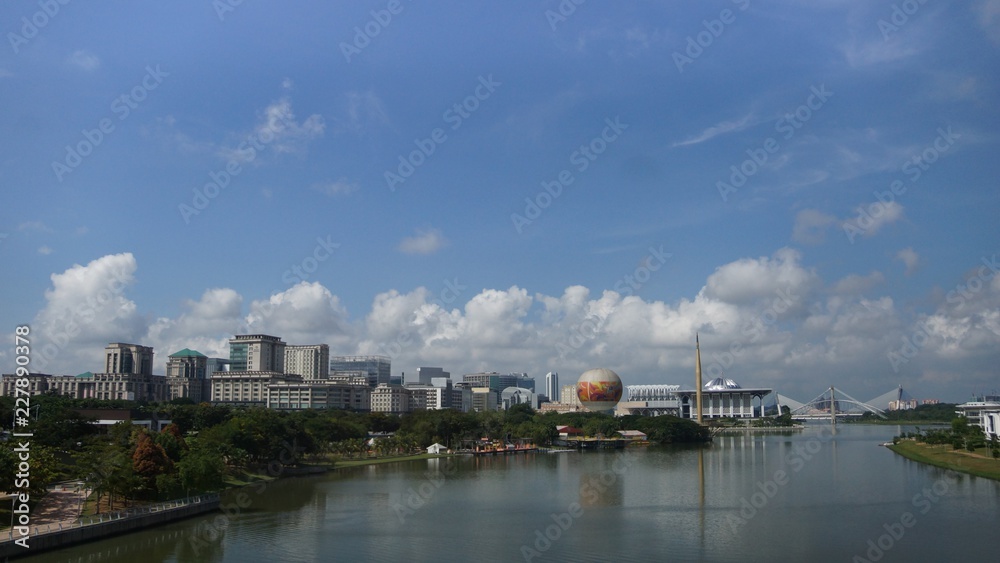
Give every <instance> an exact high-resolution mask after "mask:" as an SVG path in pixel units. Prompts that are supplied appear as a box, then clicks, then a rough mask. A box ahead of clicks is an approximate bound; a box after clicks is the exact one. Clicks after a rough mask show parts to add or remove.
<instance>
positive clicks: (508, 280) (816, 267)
mask: <svg viewBox="0 0 1000 563" xmlns="http://www.w3.org/2000/svg"><path fill="white" fill-rule="evenodd" d="M50 11H51V10H50ZM39 14H41V15H39ZM998 14H1000V0H974V1H971V2H963V3H942V2H937V3H935V2H919V1H916V0H913V1H906V2H900V1H898V0H879V1H874V2H873V1H866V0H826V1H823V2H807V3H804V2H791V1H787V0H781V1H777V2H767V3H764V2H754V1H752V0H713V1H709V2H697V3H695V2H670V3H652V4H651V3H647V2H635V1H623V2H615V3H613V4H606V3H597V2H584V3H579V4H578V3H576V2H565V1H562V0H542V1H541V2H538V3H535V4H532V5H525V4H519V3H473V2H444V3H431V4H427V3H419V2H408V1H402V2H398V3H396V2H391V3H390V2H387V1H385V0H371V1H369V2H364V3H329V2H319V1H309V2H302V3H297V4H296V6H295V7H294V8H292V7H288V6H283V5H280V4H268V5H262V4H259V3H246V2H244V3H239V4H237V3H231V2H215V3H209V2H206V3H192V4H184V5H180V6H178V5H173V4H171V5H166V4H164V5H159V4H157V3H142V4H134V5H131V4H129V5H124V6H104V5H100V4H98V5H90V4H88V5H85V6H84V5H81V6H77V5H76V4H71V5H66V6H62V5H61V4H60V5H59V9H58V10H57V11H56V12H55V13H46V12H45V11H43V10H42V9H41V7H40V5H38V4H37V3H31V2H27V3H15V2H8V3H3V4H2V5H0V22H6V23H4V24H3V26H2V28H0V29H2V30H3V31H4V37H5V38H6V39H7V41H6V45H5V46H4V47H3V48H2V49H0V84H2V86H3V88H0V102H2V103H0V108H4V109H0V124H2V126H3V128H4V131H5V132H6V133H7V134H6V135H4V136H3V138H0V154H2V155H3V157H2V158H0V178H2V183H3V185H4V189H5V192H4V193H5V194H7V195H8V197H7V198H6V199H5V202H4V205H3V206H2V207H0V260H2V261H3V263H4V264H5V268H4V275H3V276H0V279H2V280H3V281H2V284H0V290H2V293H0V319H2V320H3V321H4V323H2V324H4V325H5V326H9V327H14V326H16V325H18V324H23V323H28V324H31V325H32V326H33V328H34V332H35V333H36V337H37V341H36V343H35V345H36V350H37V351H38V355H37V357H36V363H35V368H37V369H43V370H45V371H52V372H59V373H71V374H72V373H80V372H83V371H86V370H91V371H93V370H95V369H99V366H100V360H101V352H102V350H103V348H104V346H105V345H106V344H107V343H108V342H111V341H133V342H136V343H141V344H146V345H151V346H154V347H155V348H156V353H157V358H158V359H157V360H156V365H157V371H162V369H163V365H164V361H165V360H166V355H168V354H170V353H172V352H175V351H177V350H179V349H182V348H193V349H197V350H199V351H201V352H203V353H205V354H209V355H213V356H226V355H227V354H228V350H227V341H228V339H229V338H230V337H231V336H232V335H233V334H237V333H244V332H250V331H252V332H264V333H269V334H274V335H277V336H281V337H282V338H283V339H284V340H285V341H286V342H289V343H300V344H309V343H321V342H322V343H327V344H329V345H330V347H331V351H332V353H335V354H369V353H372V354H386V355H389V356H391V357H392V358H393V371H394V373H395V374H397V375H398V374H399V373H400V372H404V371H407V372H408V371H410V370H414V369H416V368H417V367H418V366H440V367H443V368H445V369H446V370H449V371H451V372H452V374H454V375H456V376H460V375H461V374H462V373H468V372H474V371H480V370H496V371H516V372H528V373H529V374H531V375H534V376H535V377H540V376H543V375H544V373H545V372H547V371H552V370H555V371H560V372H562V373H567V374H577V373H580V372H582V371H584V370H586V369H588V368H592V367H596V366H606V367H610V368H612V369H615V371H617V372H618V373H619V374H620V375H621V376H622V377H623V379H624V380H625V382H626V383H627V384H629V383H658V382H659V383H679V384H689V383H690V380H691V374H692V371H693V361H694V359H693V351H692V347H693V342H694V335H695V333H698V334H700V335H701V337H702V338H701V342H702V347H703V358H704V360H705V361H704V363H705V369H706V370H707V371H708V373H709V374H710V375H716V374H721V373H725V374H726V375H727V376H728V377H732V378H733V379H735V380H737V381H740V382H743V383H744V384H746V385H767V386H771V387H774V388H775V389H777V390H779V391H781V392H782V393H783V394H786V395H789V396H793V397H798V398H803V399H808V398H811V397H812V396H815V395H816V394H818V393H819V392H820V391H821V390H822V389H825V388H826V387H828V386H829V385H831V384H832V385H836V386H838V387H843V388H844V389H845V391H847V392H848V393H851V394H852V395H853V396H855V397H858V398H861V399H864V398H866V397H869V396H870V397H874V396H876V395H881V394H882V393H884V392H885V391H887V390H889V389H891V388H893V387H895V386H896V385H903V387H904V388H907V389H908V390H910V392H911V393H912V394H913V395H914V396H916V397H918V398H921V397H928V398H930V397H938V398H942V399H948V400H964V399H965V398H967V397H968V396H969V395H970V394H971V393H973V392H980V393H982V392H992V391H994V390H1000V374H998V371H997V368H996V366H997V365H1000V346H998V344H1000V281H998V280H997V276H996V275H995V274H996V272H997V270H998V269H1000V265H998V262H997V255H998V252H1000V248H998V244H1000V223H998V222H997V220H996V211H997V210H998V209H1000V190H997V178H1000V159H997V158H996V154H998V152H1000V138H998V136H997V134H996V133H997V131H1000V108H998V106H997V104H996V103H995V100H996V99H998V98H1000V75H998V74H997V73H996V69H997V68H1000V17H998ZM265 35H267V36H273V37H280V38H282V40H281V41H279V42H273V41H262V40H261V38H262V37H263V36H265ZM12 351H13V350H12V348H11V347H10V346H9V344H8V345H4V346H3V347H0V373H2V372H9V371H11V369H12V366H10V365H9V364H10V359H11V358H12V357H13V356H12ZM3 366H7V367H3Z"/></svg>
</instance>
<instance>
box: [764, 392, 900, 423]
mask: <svg viewBox="0 0 1000 563" xmlns="http://www.w3.org/2000/svg"><path fill="white" fill-rule="evenodd" d="M911 399H912V397H911V396H910V394H909V393H907V392H906V391H905V390H904V389H903V387H902V386H899V387H897V388H895V389H893V390H891V391H889V392H887V393H883V394H882V395H879V396H878V397H875V398H874V399H871V400H868V401H864V402H862V401H859V400H857V399H855V398H854V397H852V396H850V395H848V394H847V393H845V392H844V391H842V390H840V389H835V388H834V387H830V388H829V389H826V390H825V391H823V392H822V393H820V394H819V395H818V396H817V397H816V398H814V399H813V400H811V401H809V402H807V403H800V402H798V401H796V400H795V399H791V398H789V397H785V396H784V395H781V394H778V395H777V401H778V412H781V407H782V406H786V407H788V408H789V409H790V410H791V415H792V418H795V419H800V420H826V419H831V418H834V417H842V418H843V417H854V416H862V415H864V414H865V413H866V412H870V413H872V414H874V415H875V416H878V417H880V418H886V416H885V409H886V407H887V406H888V405H889V404H890V403H891V402H893V401H898V402H904V401H909V400H911ZM897 404H898V403H897ZM876 405H881V406H876Z"/></svg>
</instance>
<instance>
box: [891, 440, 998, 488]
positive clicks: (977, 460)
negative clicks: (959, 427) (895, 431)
mask: <svg viewBox="0 0 1000 563" xmlns="http://www.w3.org/2000/svg"><path fill="white" fill-rule="evenodd" d="M889 449H890V450H892V451H894V452H896V453H897V454H899V455H901V456H903V457H905V458H907V459H912V460H913V461H919V462H921V463H927V464H930V465H934V466H936V467H943V468H945V469H953V470H955V471H959V472H961V473H968V474H970V475H975V476H977V477H985V478H987V479H995V480H998V481H1000V461H998V460H995V459H993V457H992V455H991V454H990V451H989V449H988V448H979V449H977V450H976V451H975V452H970V451H968V450H955V449H952V447H951V446H950V445H947V444H945V445H934V446H932V445H929V444H924V443H918V442H914V441H913V440H900V442H899V443H898V444H896V445H891V446H889Z"/></svg>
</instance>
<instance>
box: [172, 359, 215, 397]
mask: <svg viewBox="0 0 1000 563" xmlns="http://www.w3.org/2000/svg"><path fill="white" fill-rule="evenodd" d="M207 366H208V357H206V356H205V355H204V354H202V353H201V352H198V351H197V350H189V349H188V348H184V349H183V350H180V351H177V352H174V353H173V354H170V356H168V359H167V398H168V399H181V398H187V399H191V400H192V401H194V402H196V403H200V402H202V401H208V400H209V399H210V394H211V388H210V387H209V381H208V375H209V374H208V371H207Z"/></svg>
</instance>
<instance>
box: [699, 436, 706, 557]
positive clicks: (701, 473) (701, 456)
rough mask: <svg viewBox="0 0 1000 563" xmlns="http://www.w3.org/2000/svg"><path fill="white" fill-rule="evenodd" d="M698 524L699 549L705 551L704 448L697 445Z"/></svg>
mask: <svg viewBox="0 0 1000 563" xmlns="http://www.w3.org/2000/svg"><path fill="white" fill-rule="evenodd" d="M698 524H699V526H698V527H699V529H700V530H701V549H702V553H705V448H703V447H701V446H699V447H698Z"/></svg>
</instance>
